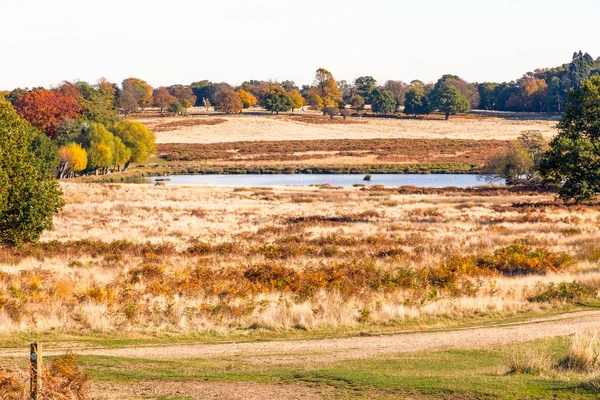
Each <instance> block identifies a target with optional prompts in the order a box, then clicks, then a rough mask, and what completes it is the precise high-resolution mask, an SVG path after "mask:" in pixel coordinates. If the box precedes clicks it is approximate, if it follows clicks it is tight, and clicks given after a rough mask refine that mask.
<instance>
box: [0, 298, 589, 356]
mask: <svg viewBox="0 0 600 400" xmlns="http://www.w3.org/2000/svg"><path fill="white" fill-rule="evenodd" d="M591 329H597V330H600V310H596V311H581V312H575V313H568V314H561V315H556V316H552V317H546V318H538V319H534V320H529V321H524V322H520V323H510V324H503V325H497V326H491V327H489V326H488V327H469V328H461V329H453V330H444V331H437V332H423V331H405V332H395V333H392V334H380V335H369V336H357V337H342V338H329V339H313V340H306V339H303V340H273V341H265V342H240V343H220V344H219V343H217V344H215V343H208V344H207V343H202V344H201V343H195V344H194V343H192V344H185V345H183V344H176V345H160V346H155V345H152V346H135V347H122V348H86V347H83V348H77V349H76V352H77V354H81V355H100V356H118V357H129V358H147V359H161V360H168V359H185V358H208V359H211V358H212V359H214V358H223V357H227V358H232V357H234V358H235V357H240V358H243V359H244V360H245V361H247V362H251V363H258V364H270V365H282V364H287V363H302V362H324V361H338V360H349V359H360V358H367V357H373V356H379V355H383V354H393V353H402V352H411V351H423V350H447V349H467V348H485V347H488V346H493V345H502V344H512V343H521V342H526V341H531V340H536V339H544V338H550V337H557V336H567V335H570V334H573V333H575V332H577V331H585V330H591ZM62 352H64V349H63V350H62ZM24 353H26V350H22V349H19V350H15V349H2V350H0V357H15V356H23V354H24ZM45 353H46V354H48V355H52V354H60V353H61V350H59V349H56V350H55V351H53V349H50V348H47V349H46V351H45Z"/></svg>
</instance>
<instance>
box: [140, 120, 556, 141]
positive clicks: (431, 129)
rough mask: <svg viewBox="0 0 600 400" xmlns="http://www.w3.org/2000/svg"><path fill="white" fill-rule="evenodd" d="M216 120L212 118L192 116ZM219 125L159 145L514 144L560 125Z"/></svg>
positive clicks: (161, 137) (171, 134)
mask: <svg viewBox="0 0 600 400" xmlns="http://www.w3.org/2000/svg"><path fill="white" fill-rule="evenodd" d="M189 118H212V117H204V116H203V117H189ZM219 118H224V119H226V120H227V122H226V123H223V124H220V125H213V126H207V125H200V126H193V127H181V128H178V129H176V130H173V131H168V132H157V133H156V137H157V143H217V142H238V141H254V140H315V139H375V138H412V139H419V138H430V139H432V138H451V139H499V140H506V139H515V138H517V137H518V136H519V135H521V134H522V133H524V132H529V131H536V132H540V133H542V134H543V135H545V136H548V137H551V136H553V135H555V134H556V122H553V121H537V120H524V121H518V120H506V119H501V118H483V119H464V118H460V117H454V118H451V119H450V120H449V121H444V120H414V119H384V118H379V119H378V118H374V119H363V121H367V123H366V124H352V125H316V124H308V123H304V122H299V121H294V120H293V119H291V118H289V117H288V116H279V117H270V116H226V117H219ZM173 120H176V119H174V118H150V119H144V120H142V122H144V123H145V124H147V126H148V127H149V128H151V129H152V127H154V126H156V125H158V124H161V123H164V122H168V121H173Z"/></svg>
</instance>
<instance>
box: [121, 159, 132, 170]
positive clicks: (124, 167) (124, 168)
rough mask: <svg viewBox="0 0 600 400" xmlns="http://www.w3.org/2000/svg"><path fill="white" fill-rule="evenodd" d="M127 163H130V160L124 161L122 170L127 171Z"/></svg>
mask: <svg viewBox="0 0 600 400" xmlns="http://www.w3.org/2000/svg"><path fill="white" fill-rule="evenodd" d="M129 164H131V161H127V162H126V163H125V165H124V166H123V171H127V168H129Z"/></svg>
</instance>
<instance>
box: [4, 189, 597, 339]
mask: <svg viewBox="0 0 600 400" xmlns="http://www.w3.org/2000/svg"><path fill="white" fill-rule="evenodd" d="M82 188H85V191H83V192H82V191H81V189H82ZM64 190H65V193H66V195H65V197H66V199H67V206H66V207H65V210H64V211H62V212H61V214H59V216H58V218H57V219H56V221H55V224H56V228H55V230H54V231H52V232H48V233H47V234H46V235H45V236H44V238H43V241H42V242H41V243H38V244H30V245H25V246H22V247H20V248H2V249H1V250H0V268H1V270H2V271H4V272H1V273H0V282H1V283H0V319H1V320H2V321H3V324H2V330H3V331H4V332H5V333H8V332H20V331H22V330H24V329H25V330H34V331H48V330H50V329H58V330H62V331H69V332H86V331H104V332H113V331H114V330H115V329H118V330H122V329H127V330H131V331H139V332H150V331H157V332H179V333H191V332H208V331H217V332H223V333H226V332H234V331H246V332H252V331H256V330H263V331H264V330H266V331H289V330H311V331H318V330H324V329H332V328H335V329H338V328H344V329H346V328H352V327H360V326H365V325H374V326H383V325H390V324H391V325H394V324H398V323H403V322H404V323H410V322H411V321H417V320H428V319H431V318H445V319H457V318H458V319H461V318H470V317H474V316H476V315H489V316H494V315H515V314H518V313H521V312H544V311H545V310H550V309H560V308H561V307H563V308H568V307H569V305H573V304H574V303H576V302H584V303H585V302H594V301H596V298H597V293H598V288H599V287H600V278H598V274H597V272H596V270H595V269H594V268H595V267H594V266H595V263H596V262H597V261H598V254H600V253H598V246H597V244H596V243H597V240H598V235H599V232H598V229H599V225H598V221H599V217H600V214H599V212H600V211H599V208H598V206H597V204H595V203H593V204H588V205H581V204H580V205H568V204H562V203H554V202H552V201H551V198H552V197H544V196H540V195H536V194H533V193H532V194H528V195H526V196H523V195H519V194H518V193H515V194H509V195H508V196H506V197H497V196H495V195H492V196H490V197H484V196H481V195H480V194H478V193H477V192H475V193H470V192H469V191H459V190H457V191H448V192H443V191H441V190H440V194H438V195H436V196H430V195H422V194H421V195H415V194H410V195H405V194H401V191H399V190H392V189H381V188H377V187H376V188H370V189H361V188H349V189H343V190H335V189H327V188H326V187H323V188H306V189H277V190H273V189H269V188H260V189H259V188H256V189H252V188H247V189H246V188H236V189H223V190H222V191H219V192H213V191H211V190H208V189H203V188H200V187H196V188H176V187H169V186H165V187H149V186H136V185H108V186H107V185H104V186H102V185H85V184H77V185H64ZM509 193H510V192H509ZM215 196H218V201H217V197H215ZM148 198H151V199H152V201H151V202H148V201H147V199H148ZM315 210H319V211H318V212H315ZM523 227H527V229H523ZM534 232H535V235H534V234H533V233H534ZM134 238H135V239H134ZM42 310H43V312H42Z"/></svg>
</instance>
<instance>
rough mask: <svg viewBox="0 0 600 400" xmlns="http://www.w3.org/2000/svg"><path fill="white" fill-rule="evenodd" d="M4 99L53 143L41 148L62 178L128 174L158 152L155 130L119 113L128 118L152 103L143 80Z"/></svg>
mask: <svg viewBox="0 0 600 400" xmlns="http://www.w3.org/2000/svg"><path fill="white" fill-rule="evenodd" d="M142 89H143V90H142ZM4 97H5V98H6V100H8V101H9V102H10V103H11V105H12V107H13V108H14V110H15V111H16V113H17V114H18V116H19V117H20V118H22V119H24V120H26V121H27V122H28V123H29V124H31V126H33V127H34V128H36V129H37V130H38V131H39V132H41V133H42V134H43V135H44V136H45V137H47V138H48V139H49V140H48V141H40V142H39V145H40V146H42V145H43V146H45V147H48V150H47V152H48V153H49V154H54V155H55V156H56V157H57V160H56V168H55V173H56V176H57V177H58V178H68V177H72V176H74V175H75V174H78V173H95V174H103V173H108V172H111V171H113V170H119V171H120V170H125V169H127V167H128V166H129V164H130V163H132V162H143V161H145V160H146V159H147V157H148V156H149V155H150V154H152V153H154V152H155V150H156V149H155V145H154V141H155V136H154V133H153V132H152V131H150V130H149V129H148V128H146V127H145V126H144V125H143V124H142V123H139V122H135V121H129V120H125V119H122V118H121V116H120V110H121V112H122V114H123V115H127V114H128V112H131V110H132V109H135V110H137V109H138V108H139V107H144V106H147V104H148V103H146V102H147V101H150V100H151V99H152V96H151V88H150V87H149V86H147V84H145V82H143V81H141V80H139V79H135V78H132V79H127V80H125V81H123V84H122V87H121V88H119V87H118V86H117V85H115V84H113V83H110V82H108V81H107V80H106V79H100V80H99V81H98V82H97V83H96V84H95V85H91V84H89V83H87V82H76V83H72V82H66V81H65V82H63V83H62V84H61V85H59V86H58V87H57V88H54V89H51V90H47V89H44V88H33V89H31V90H29V89H20V88H19V89H15V90H13V91H11V92H4ZM132 99H134V100H135V107H134V106H133V102H134V100H132ZM130 103H131V104H130ZM121 104H124V105H126V107H130V108H125V109H122V108H121ZM123 110H125V111H123Z"/></svg>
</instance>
